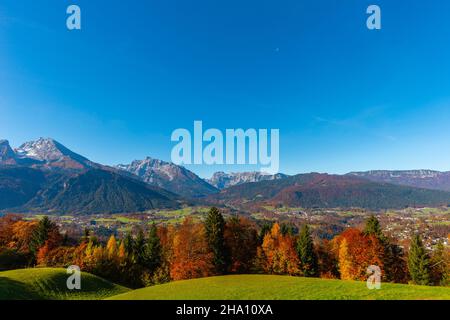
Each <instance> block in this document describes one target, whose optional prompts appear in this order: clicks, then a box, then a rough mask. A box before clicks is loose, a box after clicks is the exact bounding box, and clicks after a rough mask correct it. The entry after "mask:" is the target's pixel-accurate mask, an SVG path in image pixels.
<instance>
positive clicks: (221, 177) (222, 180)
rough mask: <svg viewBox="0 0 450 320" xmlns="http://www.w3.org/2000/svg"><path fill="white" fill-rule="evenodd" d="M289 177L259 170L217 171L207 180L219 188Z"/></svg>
mask: <svg viewBox="0 0 450 320" xmlns="http://www.w3.org/2000/svg"><path fill="white" fill-rule="evenodd" d="M286 177H288V176H287V175H285V174H282V173H277V174H273V175H272V174H266V173H262V172H258V171H254V172H232V173H225V172H222V171H219V172H216V173H214V174H213V176H212V177H211V178H210V179H208V180H206V181H208V182H209V183H210V184H211V185H213V186H214V187H216V188H218V189H221V190H222V189H225V188H228V187H232V186H236V185H240V184H243V183H249V182H260V181H266V180H279V179H283V178H286Z"/></svg>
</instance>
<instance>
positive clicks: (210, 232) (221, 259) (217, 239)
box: [205, 207, 228, 274]
mask: <svg viewBox="0 0 450 320" xmlns="http://www.w3.org/2000/svg"><path fill="white" fill-rule="evenodd" d="M224 232H225V220H224V219H223V216H222V214H221V213H220V211H219V209H217V208H215V207H212V208H211V209H210V210H209V212H208V216H207V217H206V220H205V233H206V240H207V242H208V247H209V249H210V250H211V251H212V253H213V256H214V259H213V264H214V268H215V270H216V273H217V274H224V273H225V272H226V271H227V264H228V263H227V262H228V253H227V252H226V247H225V239H224Z"/></svg>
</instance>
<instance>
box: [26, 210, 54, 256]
mask: <svg viewBox="0 0 450 320" xmlns="http://www.w3.org/2000/svg"><path fill="white" fill-rule="evenodd" d="M55 227H56V225H55V224H54V223H53V222H51V221H50V219H49V218H48V217H47V216H45V217H43V218H42V219H41V220H40V221H39V224H38V225H37V227H36V229H35V230H34V231H33V234H32V236H31V240H30V243H29V249H30V252H31V253H33V254H36V253H37V251H38V250H39V248H40V247H42V246H43V245H44V244H45V241H47V239H48V236H49V233H50V231H51V230H52V229H53V228H55Z"/></svg>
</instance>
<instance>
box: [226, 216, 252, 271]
mask: <svg viewBox="0 0 450 320" xmlns="http://www.w3.org/2000/svg"><path fill="white" fill-rule="evenodd" d="M224 238H225V246H226V248H227V252H228V253H229V255H230V260H231V261H230V266H229V272H231V273H248V272H250V271H251V269H252V267H253V261H254V258H255V255H256V248H257V246H258V235H257V231H256V229H255V227H254V225H253V223H252V222H250V221H249V220H248V219H245V218H243V217H237V216H236V217H231V218H230V219H229V220H228V221H227V223H226V226H225V233H224Z"/></svg>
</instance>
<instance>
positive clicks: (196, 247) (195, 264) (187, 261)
mask: <svg viewBox="0 0 450 320" xmlns="http://www.w3.org/2000/svg"><path fill="white" fill-rule="evenodd" d="M213 273H214V266H213V254H212V252H210V251H209V249H208V243H207V241H206V236H205V229H204V226H203V225H202V224H199V223H197V224H196V223H194V222H193V221H192V219H191V218H186V219H185V220H184V222H183V224H182V225H181V226H180V227H179V228H178V230H177V231H176V233H175V236H174V238H173V251H172V256H171V261H170V276H171V278H172V279H173V280H182V279H193V278H200V277H207V276H210V275H212V274H213Z"/></svg>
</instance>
